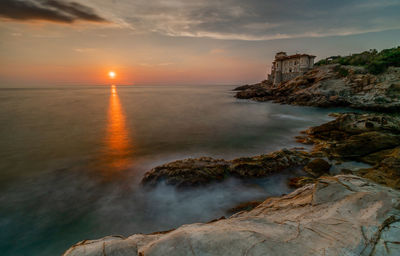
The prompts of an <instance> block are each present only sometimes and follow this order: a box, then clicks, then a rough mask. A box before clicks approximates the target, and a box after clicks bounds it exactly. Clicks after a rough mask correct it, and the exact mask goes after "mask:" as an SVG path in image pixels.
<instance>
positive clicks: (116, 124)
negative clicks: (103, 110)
mask: <svg viewBox="0 0 400 256" xmlns="http://www.w3.org/2000/svg"><path fill="white" fill-rule="evenodd" d="M105 144H106V156H105V158H104V159H103V160H105V161H106V162H105V167H106V168H107V169H108V172H110V171H111V172H114V171H121V170H123V169H125V168H127V166H128V165H129V164H130V162H131V159H130V156H131V153H132V150H131V140H130V137H129V133H128V129H127V127H126V118H125V114H124V112H123V109H122V107H121V103H120V100H119V96H118V92H117V88H116V86H115V85H112V86H111V96H110V103H109V108H108V121H107V134H106V139H105Z"/></svg>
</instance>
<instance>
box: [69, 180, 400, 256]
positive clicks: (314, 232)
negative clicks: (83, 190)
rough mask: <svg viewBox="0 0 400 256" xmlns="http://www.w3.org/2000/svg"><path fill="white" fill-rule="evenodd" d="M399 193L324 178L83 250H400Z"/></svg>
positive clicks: (82, 245) (81, 250)
mask: <svg viewBox="0 0 400 256" xmlns="http://www.w3.org/2000/svg"><path fill="white" fill-rule="evenodd" d="M399 206H400V192H399V191H396V190H394V189H391V188H388V187H385V186H381V185H378V184H375V183H373V182H370V181H368V180H367V179H364V178H360V177H357V176H352V175H339V176H335V177H321V178H319V179H318V180H317V181H316V183H314V184H310V185H306V186H304V187H302V188H299V189H297V190H296V191H294V192H293V193H291V194H289V195H286V196H283V197H278V198H268V199H267V200H265V201H264V202H263V203H261V204H260V205H259V206H257V207H256V208H255V209H253V210H251V211H249V212H246V211H243V212H239V213H237V214H235V215H233V216H231V217H230V218H228V219H220V220H216V221H213V222H210V223H195V224H190V225H184V226H181V227H179V228H177V229H175V230H171V231H166V232H159V233H154V234H148V235H144V234H136V235H132V236H129V237H127V238H125V237H120V236H110V237H105V238H102V239H99V240H92V241H87V240H85V241H82V242H79V243H77V244H76V245H74V246H72V247H71V248H70V249H69V250H68V251H67V252H65V254H64V256H77V255H108V256H111V255H121V256H122V255H142V256H144V255H147V256H151V255H232V256H233V255H399V254H400V245H399V244H400V241H399V237H400V210H399Z"/></svg>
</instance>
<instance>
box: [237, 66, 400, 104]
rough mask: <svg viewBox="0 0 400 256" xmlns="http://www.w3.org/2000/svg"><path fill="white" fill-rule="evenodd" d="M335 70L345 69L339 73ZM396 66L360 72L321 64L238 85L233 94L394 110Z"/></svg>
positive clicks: (399, 94)
mask: <svg viewBox="0 0 400 256" xmlns="http://www.w3.org/2000/svg"><path fill="white" fill-rule="evenodd" d="M338 70H346V73H347V75H346V76H341V75H340V74H339V72H338ZM399 88H400V68H395V67H391V68H389V69H388V70H387V71H386V72H384V73H383V74H380V75H372V74H368V73H365V72H360V70H359V67H351V66H341V67H340V68H338V65H325V66H320V67H316V68H315V69H313V70H311V71H309V72H307V73H306V74H304V75H302V76H299V77H296V78H294V79H292V80H289V81H287V82H285V83H281V84H278V85H272V84H271V83H270V82H268V81H263V82H261V83H258V84H254V85H247V86H242V87H238V88H237V90H239V92H237V94H236V97H237V98H240V99H253V100H256V101H274V102H276V103H284V104H293V105H304V106H318V107H338V106H350V107H353V108H359V109H370V110H385V111H396V110H399V109H400V101H399V98H400V89H399Z"/></svg>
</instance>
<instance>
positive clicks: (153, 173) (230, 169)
mask: <svg viewBox="0 0 400 256" xmlns="http://www.w3.org/2000/svg"><path fill="white" fill-rule="evenodd" d="M309 160H310V159H309V155H308V153H306V152H303V151H296V150H286V149H284V150H280V151H276V152H273V153H270V154H265V155H259V156H254V157H242V158H237V159H234V160H231V161H226V160H223V159H213V158H210V157H202V158H194V159H185V160H178V161H175V162H171V163H167V164H164V165H161V166H158V167H155V168H154V169H152V170H150V171H148V172H146V173H145V175H144V177H143V179H142V184H144V185H150V186H154V185H157V184H158V183H160V182H165V183H166V184H168V185H174V186H176V187H186V186H197V185H205V184H208V183H211V182H216V181H222V180H224V179H226V178H228V177H238V178H256V177H266V176H268V175H271V174H274V173H277V172H281V171H284V170H286V169H289V168H295V167H302V166H304V165H306V164H307V163H308V161H309Z"/></svg>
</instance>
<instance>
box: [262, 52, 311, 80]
mask: <svg viewBox="0 0 400 256" xmlns="http://www.w3.org/2000/svg"><path fill="white" fill-rule="evenodd" d="M314 58H315V56H313V55H309V54H294V55H289V56H288V55H286V52H278V53H277V54H276V55H275V61H274V62H272V68H271V74H269V75H268V80H269V81H270V82H272V83H273V84H274V85H276V84H279V83H281V82H286V81H288V80H290V79H293V78H295V77H297V76H300V75H303V74H304V73H306V72H307V71H309V70H310V69H312V68H313V67H314Z"/></svg>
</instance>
